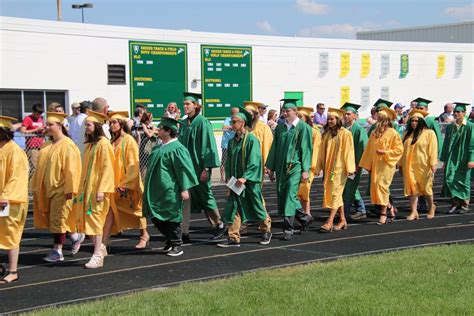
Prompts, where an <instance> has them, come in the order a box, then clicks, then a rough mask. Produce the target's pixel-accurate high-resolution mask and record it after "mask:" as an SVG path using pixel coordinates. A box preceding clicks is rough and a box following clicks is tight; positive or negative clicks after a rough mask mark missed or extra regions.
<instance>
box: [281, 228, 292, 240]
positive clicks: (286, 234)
mask: <svg viewBox="0 0 474 316" xmlns="http://www.w3.org/2000/svg"><path fill="white" fill-rule="evenodd" d="M291 238H293V231H289V230H284V231H283V236H281V237H280V240H284V241H289V240H291Z"/></svg>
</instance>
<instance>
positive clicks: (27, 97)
mask: <svg viewBox="0 0 474 316" xmlns="http://www.w3.org/2000/svg"><path fill="white" fill-rule="evenodd" d="M51 102H57V103H60V104H62V105H63V106H64V109H65V111H66V112H67V113H68V112H69V106H68V105H67V104H66V102H67V96H66V91H45V90H0V115H6V116H11V117H15V118H17V119H18V120H20V121H21V120H23V118H24V117H25V116H27V115H29V114H30V113H31V107H32V106H33V104H36V103H39V104H41V105H43V109H44V110H46V105H47V104H49V103H51Z"/></svg>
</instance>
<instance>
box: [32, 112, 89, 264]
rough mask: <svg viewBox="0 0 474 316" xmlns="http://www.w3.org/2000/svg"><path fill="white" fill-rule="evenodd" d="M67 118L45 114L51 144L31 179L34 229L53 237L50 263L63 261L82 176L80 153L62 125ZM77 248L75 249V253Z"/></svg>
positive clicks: (41, 155) (43, 149) (44, 148)
mask: <svg viewBox="0 0 474 316" xmlns="http://www.w3.org/2000/svg"><path fill="white" fill-rule="evenodd" d="M66 117H67V115H66V114H64V113H55V112H47V113H46V134H48V135H49V136H50V137H51V142H47V143H46V144H45V145H43V147H41V150H40V152H39V156H38V166H37V168H36V170H35V173H34V174H33V178H32V188H33V218H34V226H35V228H37V229H48V230H49V231H50V232H51V233H52V234H53V239H54V243H53V249H52V250H51V252H50V253H49V254H48V256H46V257H44V258H43V260H44V261H46V262H51V263H56V262H61V261H63V260H64V256H63V245H64V243H65V241H66V232H67V230H68V227H67V225H66V219H67V218H68V216H69V214H70V213H71V208H72V198H73V197H75V196H76V195H77V193H78V192H79V180H80V178H79V177H78V176H77V173H79V174H80V173H81V153H80V151H79V149H78V148H77V146H76V145H75V144H74V142H73V141H72V140H71V139H70V138H69V137H68V133H67V131H66V129H65V127H64V125H63V124H62V122H63V121H64V119H65V118H66ZM74 248H75V245H74V246H73V250H72V252H73V253H74Z"/></svg>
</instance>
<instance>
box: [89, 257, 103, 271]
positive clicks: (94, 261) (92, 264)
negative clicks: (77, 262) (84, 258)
mask: <svg viewBox="0 0 474 316" xmlns="http://www.w3.org/2000/svg"><path fill="white" fill-rule="evenodd" d="M103 266H104V257H102V256H101V255H92V257H91V259H90V260H89V262H88V263H86V264H85V265H84V267H85V268H86V269H97V268H102V267H103Z"/></svg>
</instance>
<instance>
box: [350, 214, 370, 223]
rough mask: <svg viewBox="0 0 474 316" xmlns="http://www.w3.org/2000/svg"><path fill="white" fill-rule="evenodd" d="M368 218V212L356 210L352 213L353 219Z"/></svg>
mask: <svg viewBox="0 0 474 316" xmlns="http://www.w3.org/2000/svg"><path fill="white" fill-rule="evenodd" d="M364 218H367V214H365V213H362V212H355V213H354V214H352V215H351V219H352V220H354V221H356V220H360V219H364Z"/></svg>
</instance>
